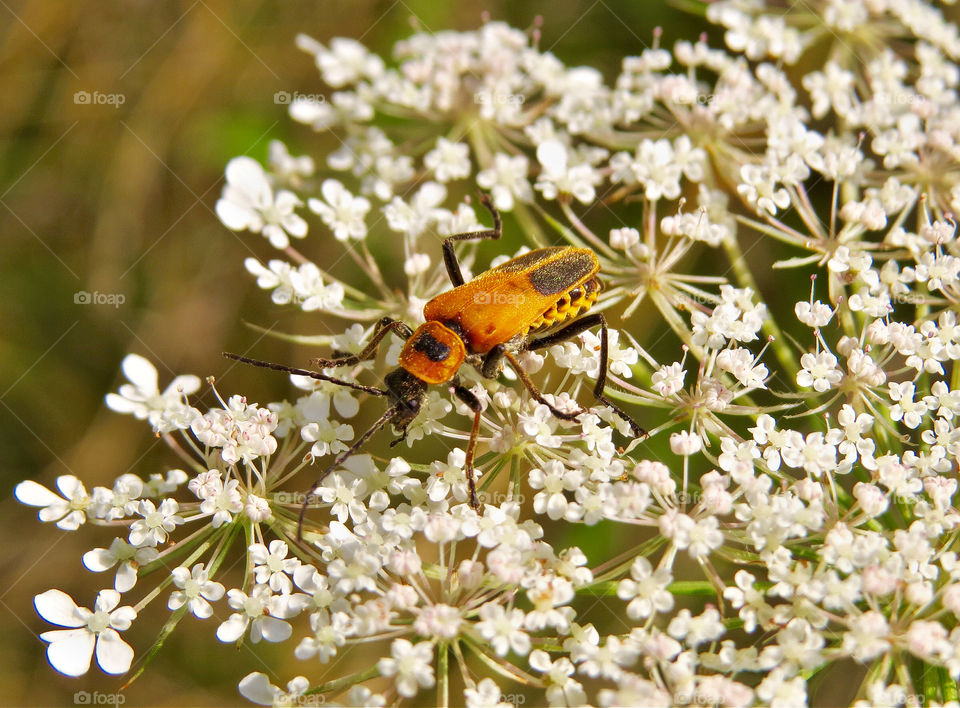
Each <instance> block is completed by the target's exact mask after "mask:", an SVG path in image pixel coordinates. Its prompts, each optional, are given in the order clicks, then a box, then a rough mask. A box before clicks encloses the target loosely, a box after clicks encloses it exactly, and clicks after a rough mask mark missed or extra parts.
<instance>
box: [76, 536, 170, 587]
mask: <svg viewBox="0 0 960 708" xmlns="http://www.w3.org/2000/svg"><path fill="white" fill-rule="evenodd" d="M159 555H160V553H159V551H157V549H156V548H137V547H136V546H131V545H130V544H129V543H127V542H126V541H125V540H123V539H122V538H115V539H113V541H112V542H111V543H110V548H94V549H93V550H92V551H87V552H86V553H84V554H83V565H84V566H85V567H86V568H87V570H92V571H93V572H94V573H101V572H103V571H105V570H109V569H110V568H112V567H113V566H115V565H117V566H119V567H118V568H117V574H116V577H115V578H114V580H113V587H114V589H115V590H116V591H117V592H127V591H128V590H131V589H132V588H133V587H134V586H135V585H136V584H137V569H138V568H140V567H141V566H143V565H146V564H147V563H150V562H152V561H154V560H156V559H157V557H158V556H159Z"/></svg>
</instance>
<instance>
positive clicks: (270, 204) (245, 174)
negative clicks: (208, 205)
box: [216, 157, 307, 248]
mask: <svg viewBox="0 0 960 708" xmlns="http://www.w3.org/2000/svg"><path fill="white" fill-rule="evenodd" d="M226 176H227V184H226V185H225V186H224V188H223V194H222V196H221V197H220V199H218V200H217V207H216V209H217V216H218V217H220V221H222V222H223V225H224V226H226V227H227V228H228V229H230V230H231V231H244V230H249V231H252V232H253V233H257V234H258V233H263V235H264V236H266V237H267V238H268V239H269V240H270V245H272V246H273V247H274V248H286V247H287V246H289V245H290V239H289V238H288V237H289V236H293V237H295V238H303V237H304V236H306V235H307V222H306V221H304V220H303V219H302V218H301V217H300V216H298V215H297V214H295V213H294V211H293V210H294V209H295V208H296V207H298V206H301V205H302V204H303V202H301V201H300V199H299V198H298V197H297V195H296V194H294V193H293V192H290V191H288V190H285V189H282V190H280V191H279V192H277V193H276V195H274V193H273V188H272V187H271V186H270V181H269V180H268V179H267V175H266V174H265V173H264V171H263V167H261V166H260V163H259V162H257V161H256V160H254V159H253V158H250V157H235V158H233V159H232V160H230V162H228V163H227V169H226Z"/></svg>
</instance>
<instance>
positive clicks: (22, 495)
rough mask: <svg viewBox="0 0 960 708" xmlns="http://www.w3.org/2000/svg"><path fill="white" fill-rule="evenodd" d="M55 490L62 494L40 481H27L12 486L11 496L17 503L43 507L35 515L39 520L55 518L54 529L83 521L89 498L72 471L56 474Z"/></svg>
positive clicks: (73, 527)
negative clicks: (58, 493) (58, 492)
mask: <svg viewBox="0 0 960 708" xmlns="http://www.w3.org/2000/svg"><path fill="white" fill-rule="evenodd" d="M57 489H59V490H60V492H61V493H62V494H63V496H62V497H61V496H58V495H57V494H55V493H54V492H51V491H50V490H49V489H47V488H46V487H44V486H43V485H42V484H37V483H36V482H34V481H32V480H27V481H25V482H20V484H18V485H17V486H16V488H14V490H13V495H14V496H15V497H16V498H17V501H19V502H20V503H21V504H27V505H28V506H41V507H43V508H42V509H41V510H40V512H39V513H38V514H37V518H39V519H40V521H56V522H57V528H59V529H63V530H64V531H76V530H77V529H78V528H80V525H81V524H82V523H83V522H85V521H86V520H87V514H86V510H87V508H88V507H89V506H90V504H91V502H92V500H91V499H90V496H89V495H88V494H87V490H86V489H85V488H84V486H83V482H81V481H80V480H79V479H77V478H76V477H74V476H73V475H72V474H64V475H60V476H59V477H57Z"/></svg>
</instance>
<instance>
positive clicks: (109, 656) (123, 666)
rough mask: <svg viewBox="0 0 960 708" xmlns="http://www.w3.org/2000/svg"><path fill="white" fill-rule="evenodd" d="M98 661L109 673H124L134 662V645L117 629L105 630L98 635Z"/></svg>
mask: <svg viewBox="0 0 960 708" xmlns="http://www.w3.org/2000/svg"><path fill="white" fill-rule="evenodd" d="M97 663H98V664H99V665H100V668H101V669H103V670H104V671H106V672H107V673H108V674H124V673H126V672H127V671H129V670H130V664H132V663H133V647H131V646H130V645H129V644H127V643H126V642H125V641H123V640H122V639H121V638H120V635H119V634H117V632H116V631H115V630H113V629H107V630H104V631H103V632H101V633H100V636H99V637H97Z"/></svg>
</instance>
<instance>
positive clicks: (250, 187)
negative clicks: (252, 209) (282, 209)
mask: <svg viewBox="0 0 960 708" xmlns="http://www.w3.org/2000/svg"><path fill="white" fill-rule="evenodd" d="M226 177H227V182H228V183H229V184H230V186H232V187H237V188H238V189H241V190H243V192H244V194H246V195H247V196H248V197H249V198H250V199H251V201H252V202H253V203H254V205H262V204H269V203H270V202H271V201H272V196H273V192H272V191H271V189H270V183H269V182H267V176H266V175H265V174H264V173H263V167H261V166H260V163H259V162H257V161H256V160H254V159H253V158H252V157H244V156H241V157H235V158H233V159H232V160H230V162H228V163H227V169H226Z"/></svg>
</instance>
